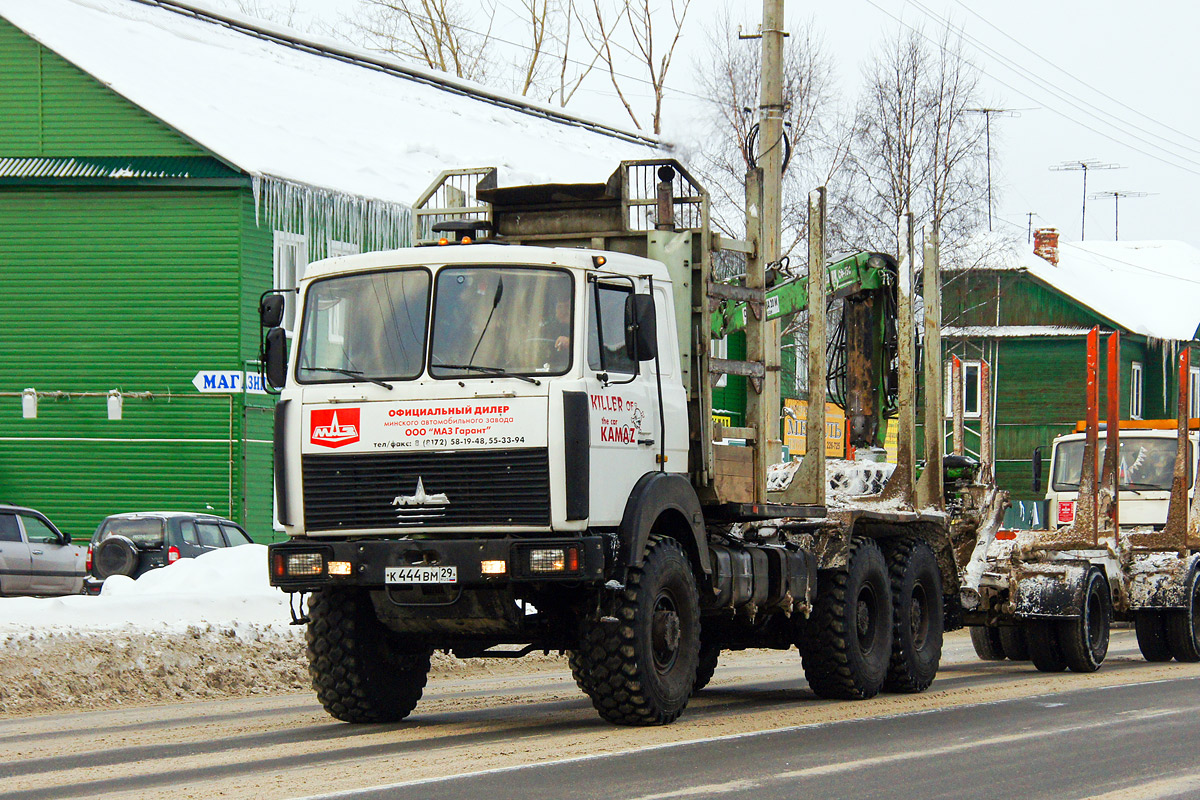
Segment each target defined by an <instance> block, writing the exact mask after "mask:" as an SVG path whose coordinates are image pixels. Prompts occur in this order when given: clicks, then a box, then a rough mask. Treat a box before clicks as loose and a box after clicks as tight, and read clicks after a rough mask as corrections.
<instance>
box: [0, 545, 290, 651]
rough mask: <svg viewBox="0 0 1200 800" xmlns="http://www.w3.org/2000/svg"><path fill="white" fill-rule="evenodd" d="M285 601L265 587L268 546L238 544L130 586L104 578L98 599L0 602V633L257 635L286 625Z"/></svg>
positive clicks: (154, 573)
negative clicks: (208, 632) (218, 632)
mask: <svg viewBox="0 0 1200 800" xmlns="http://www.w3.org/2000/svg"><path fill="white" fill-rule="evenodd" d="M287 597H288V596H287V595H286V594H284V593H283V592H281V591H279V590H278V589H275V588H273V587H271V586H270V585H269V584H268V582H267V548H266V547H265V546H264V545H261V544H252V545H243V546H242V547H231V548H228V549H222V550H214V551H213V552H211V553H206V554H204V555H202V556H200V557H199V558H185V559H181V560H179V561H176V562H175V563H174V564H172V565H170V566H169V567H165V568H163V569H156V570H152V571H151V572H147V573H146V574H145V575H143V576H141V577H140V578H138V579H137V580H136V581H135V580H132V579H130V578H127V577H125V576H115V577H112V578H109V579H108V580H106V581H105V582H104V591H103V592H102V593H101V594H100V596H98V597H86V596H82V595H76V596H73V597H53V598H39V597H7V598H0V634H9V635H11V634H16V633H22V632H28V633H31V634H33V635H36V636H45V635H51V634H59V635H62V634H67V633H75V632H87V631H109V630H120V629H134V630H142V631H147V632H165V633H186V632H188V631H189V629H191V630H194V629H197V628H203V629H210V628H221V629H224V630H226V631H232V632H233V633H234V634H235V635H238V636H245V635H247V634H248V632H249V631H251V630H253V631H255V633H254V634H253V635H256V636H257V635H259V634H260V633H261V630H262V629H263V628H273V629H279V630H282V629H286V628H287V627H288V623H289V621H290V620H291V617H290V616H289V614H288V608H287Z"/></svg>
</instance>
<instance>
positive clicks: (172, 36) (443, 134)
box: [0, 0, 664, 204]
mask: <svg viewBox="0 0 1200 800" xmlns="http://www.w3.org/2000/svg"><path fill="white" fill-rule="evenodd" d="M0 16H2V17H4V18H5V19H7V20H8V21H9V22H11V23H12V24H13V25H15V26H17V27H18V28H20V29H21V30H22V31H24V32H25V33H26V34H28V35H29V36H31V37H32V38H33V39H35V40H37V41H38V42H40V43H41V44H42V45H44V46H45V47H47V48H49V49H51V50H53V51H54V52H55V53H57V54H58V55H60V56H62V57H63V58H65V59H66V60H68V61H70V62H71V63H73V64H75V65H76V66H77V67H79V68H80V69H82V70H84V71H85V72H87V73H89V74H91V75H92V76H94V77H95V78H97V79H98V80H99V81H101V82H102V83H104V84H106V85H107V86H109V87H111V88H112V89H113V90H114V91H116V92H117V93H119V94H121V95H123V96H124V97H126V98H127V99H129V100H131V101H132V102H134V103H136V104H137V105H139V106H141V107H142V108H144V109H145V110H146V111H148V112H150V113H151V114H153V115H154V116H156V117H158V118H159V119H161V120H163V121H164V122H166V123H167V124H168V125H170V126H171V127H173V128H175V129H176V130H178V131H180V132H182V133H183V134H185V135H186V136H188V137H190V138H191V139H193V140H195V141H196V142H198V143H199V144H201V145H202V146H203V147H205V148H207V149H208V150H210V151H212V152H213V153H215V154H216V155H218V156H220V157H221V158H223V159H225V160H226V161H228V162H229V163H231V164H233V165H236V166H237V167H239V168H241V169H242V170H245V171H246V172H248V173H250V174H253V175H267V176H273V177H276V178H283V179H286V180H290V181H295V182H298V183H304V184H309V185H312V186H318V187H324V188H326V189H333V190H336V191H339V192H344V193H347V194H353V195H359V196H362V197H368V198H378V199H382V200H388V201H392V202H399V203H405V204H411V203H412V202H413V201H414V200H415V199H416V198H417V196H418V195H419V194H420V193H421V191H423V190H424V189H425V188H426V187H427V186H428V185H429V183H430V182H431V181H432V180H433V179H434V178H435V177H436V176H437V174H438V173H439V172H441V171H442V170H443V169H451V168H456V167H467V166H495V167H499V169H500V175H499V177H500V180H501V182H502V183H504V184H523V183H545V182H556V183H574V182H603V181H604V180H605V179H607V177H608V176H609V175H610V174H611V173H612V171H613V170H614V169H616V167H617V164H618V162H620V161H621V160H622V159H633V158H654V157H661V156H663V155H664V150H663V149H662V146H661V145H660V144H659V143H658V142H657V140H654V139H651V138H648V137H643V136H640V135H637V134H630V133H627V132H622V131H619V130H617V129H615V128H611V127H608V126H605V125H603V124H601V123H596V122H592V121H588V120H585V119H582V118H580V117H577V116H575V115H571V114H567V113H565V112H563V111H562V110H561V109H556V108H554V107H551V106H542V105H538V104H535V103H531V102H530V101H527V100H525V99H523V98H518V97H513V96H506V95H504V94H502V93H498V92H495V91H493V90H489V89H485V88H484V87H481V86H478V85H476V84H473V83H470V82H468V81H463V80H459V79H456V78H454V77H452V76H448V75H445V74H443V73H439V72H435V71H432V70H422V69H419V68H415V67H413V66H412V65H409V64H402V63H401V62H399V61H395V60H390V59H388V58H386V57H383V56H380V55H379V54H376V53H370V52H367V51H360V50H354V49H352V48H349V47H347V46H346V45H343V44H340V43H335V42H332V41H326V40H320V39H312V38H308V39H301V38H300V35H299V34H297V33H295V32H294V31H290V30H287V29H283V28H277V27H272V26H269V25H266V24H263V23H259V22H253V23H252V22H250V21H248V20H247V19H245V18H240V17H237V16H235V15H231V14H228V13H225V12H222V13H220V14H218V13H216V12H212V11H210V10H209V9H207V8H205V7H203V6H201V5H200V4H199V3H197V2H195V0H189V2H188V4H187V5H184V4H183V3H179V2H176V0H37V1H36V2H30V0H0Z"/></svg>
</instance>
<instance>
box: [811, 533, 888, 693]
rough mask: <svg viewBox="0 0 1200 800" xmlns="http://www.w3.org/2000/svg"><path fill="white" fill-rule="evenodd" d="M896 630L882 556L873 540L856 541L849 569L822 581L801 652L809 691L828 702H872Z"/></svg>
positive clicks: (823, 573)
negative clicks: (893, 628) (893, 629)
mask: <svg viewBox="0 0 1200 800" xmlns="http://www.w3.org/2000/svg"><path fill="white" fill-rule="evenodd" d="M892 627H893V619H892V593H891V586H890V585H889V582H888V574H887V565H886V563H885V562H884V560H883V553H882V552H881V551H880V549H879V545H877V544H876V543H875V542H874V541H872V540H871V539H867V538H865V537H862V536H856V537H854V539H853V540H851V543H850V554H849V562H848V565H847V567H846V569H838V570H823V571H821V573H820V574H819V576H818V582H817V604H816V610H815V612H814V613H813V615H812V617H811V618H810V619H809V624H808V631H807V636H806V638H807V640H808V641H807V642H806V643H805V646H804V649H803V652H804V655H803V664H804V677H805V678H806V679H807V680H808V685H809V687H810V688H812V690H813V692H815V693H816V695H817V696H818V697H822V698H825V699H841V700H858V699H865V698H868V697H874V696H875V695H876V694H878V693H879V690H880V689H881V688H883V681H884V679H885V678H886V677H887V671H888V664H889V662H890V660H891V655H892Z"/></svg>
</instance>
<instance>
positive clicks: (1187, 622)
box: [1167, 570, 1200, 663]
mask: <svg viewBox="0 0 1200 800" xmlns="http://www.w3.org/2000/svg"><path fill="white" fill-rule="evenodd" d="M1187 590H1188V591H1187V600H1186V601H1185V602H1186V603H1187V605H1186V607H1185V608H1184V609H1183V610H1182V611H1168V612H1167V645H1168V646H1169V647H1170V648H1171V655H1173V656H1175V660H1176V661H1183V662H1186V663H1194V662H1196V661H1200V571H1198V570H1193V571H1192V574H1191V575H1189V576H1188V585H1187Z"/></svg>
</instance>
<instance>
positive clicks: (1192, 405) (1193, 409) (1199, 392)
mask: <svg viewBox="0 0 1200 800" xmlns="http://www.w3.org/2000/svg"><path fill="white" fill-rule="evenodd" d="M1188 416H1189V417H1192V418H1195V417H1200V367H1189V368H1188Z"/></svg>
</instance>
